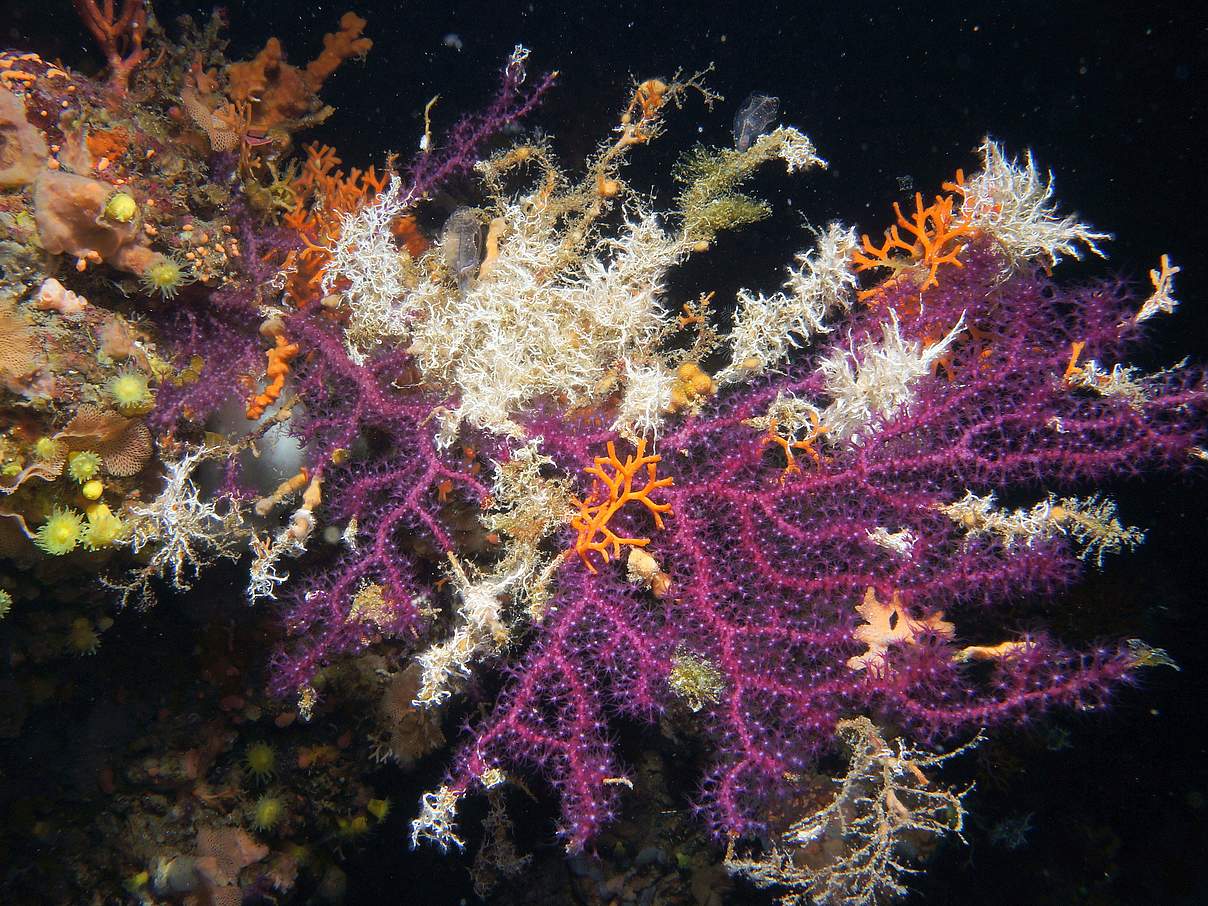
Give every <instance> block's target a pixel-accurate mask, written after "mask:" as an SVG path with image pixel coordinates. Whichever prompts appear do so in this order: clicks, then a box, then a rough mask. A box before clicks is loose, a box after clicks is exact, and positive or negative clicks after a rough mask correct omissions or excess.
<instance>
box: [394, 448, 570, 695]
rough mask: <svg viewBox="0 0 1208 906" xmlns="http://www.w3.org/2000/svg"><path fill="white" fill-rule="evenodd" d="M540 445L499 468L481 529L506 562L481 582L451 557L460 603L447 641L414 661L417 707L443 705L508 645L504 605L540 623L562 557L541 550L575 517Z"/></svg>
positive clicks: (515, 614) (516, 614)
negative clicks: (546, 472) (495, 540)
mask: <svg viewBox="0 0 1208 906" xmlns="http://www.w3.org/2000/svg"><path fill="white" fill-rule="evenodd" d="M540 445H541V438H540V437H538V438H534V439H533V440H532V441H530V442H529V443H528V444H526V445H525V446H523V447H521V448H519V449H518V450H516V451H514V452H513V454H512V456H511V458H510V459H509V461H508V462H506V463H497V464H496V467H495V468H496V475H495V485H494V488H493V501H494V503H493V506H492V509H491V511H490V512H489V513H487V514H486V515H485V516H484V517H483V527H484V528H485V529H486V530H487V531H488V532H492V533H494V534H496V535H497V536H498V537H499V539H500V541H501V542H502V544H503V547H504V550H505V551H506V553H505V555H504V557H503V559H501V560H500V561H499V562H497V563H495V564H494V565H493V566H492V567H491V569H490V570H489V571H488V572H486V573H484V574H481V575H474V576H473V577H471V576H470V575H467V573H466V571H465V570H464V569H463V568H462V566H461V564H460V563H459V562H458V560H457V559H456V558H455V557H454V556H453V555H452V554H450V555H449V564H450V578H451V579H452V581H453V586H454V588H455V590H456V592H457V595H458V598H459V603H458V608H457V621H456V623H455V626H454V630H453V633H452V634H451V635H450V636H449V638H447V639H445V640H444V641H442V642H438V643H437V644H435V645H432V646H431V647H429V648H428V649H427V650H426V651H424V652H422V653H421V654H419V655H418V656H417V658H416V659H417V661H418V662H419V664H420V665H421V667H422V674H421V679H420V686H419V691H418V692H417V694H416V697H415V704H416V705H421V706H434V705H440V704H443V703H444V702H445V701H447V700H448V699H449V697H450V696H451V695H452V694H453V693H454V691H455V690H456V689H457V687H458V686H459V685H460V683H461V682H462V681H463V680H464V679H466V678H467V677H469V676H470V670H471V667H472V665H473V664H474V662H475V661H477V660H479V659H481V658H482V657H483V656H484V655H486V654H489V653H493V652H497V651H499V650H500V649H501V648H502V647H503V646H504V645H505V644H507V642H508V641H509V639H510V638H511V637H512V625H511V624H510V623H509V617H508V614H505V612H504V602H505V599H506V600H507V601H508V602H509V603H510V604H511V608H510V610H511V611H512V615H513V616H512V618H513V619H521V618H522V617H527V618H528V619H530V620H534V621H535V620H539V619H540V618H541V615H542V613H543V611H544V607H545V601H546V598H547V596H548V593H549V584H550V582H551V580H552V577H553V571H554V570H555V569H556V568H557V566H558V564H559V563H561V562H562V557H561V555H551V554H548V553H546V552H545V551H544V550H543V549H542V544H543V542H544V541H545V540H546V539H547V538H548V537H550V535H552V534H553V533H554V532H555V531H556V530H557V529H558V528H560V527H561V526H563V525H565V524H566V523H567V522H568V521H569V520H570V518H571V516H572V515H574V513H575V512H576V510H575V508H574V506H573V505H572V503H571V494H570V488H569V486H568V485H567V483H566V482H565V481H564V480H559V479H551V478H546V477H544V476H543V475H542V470H543V469H552V467H553V461H552V460H550V459H549V458H548V457H546V456H543V455H541V454H540V453H539V452H538V450H539V449H540Z"/></svg>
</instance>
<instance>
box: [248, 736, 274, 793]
mask: <svg viewBox="0 0 1208 906" xmlns="http://www.w3.org/2000/svg"><path fill="white" fill-rule="evenodd" d="M243 764H244V767H246V768H247V772H248V773H249V774H250V775H251V776H252V779H253V780H256V781H258V782H260V783H264V782H266V781H268V780H270V779H272V776H273V772H274V770H275V769H276V766H277V753H276V751H274V749H273V747H272V746H270V745H269V744H268V743H267V742H254V743H252V744H251V745H250V746H248V750H247V752H245V753H244V756H243Z"/></svg>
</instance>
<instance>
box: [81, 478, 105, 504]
mask: <svg viewBox="0 0 1208 906" xmlns="http://www.w3.org/2000/svg"><path fill="white" fill-rule="evenodd" d="M80 493H81V494H83V495H84V499H85V500H100V499H101V495H102V494H104V493H105V485H104V483H103V482H102V481H101V480H100V479H99V478H94V479H92V481H86V482H84V487H82V488H80Z"/></svg>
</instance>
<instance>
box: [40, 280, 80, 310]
mask: <svg viewBox="0 0 1208 906" xmlns="http://www.w3.org/2000/svg"><path fill="white" fill-rule="evenodd" d="M34 308H36V309H38V310H39V311H53V312H58V313H59V314H61V315H77V314H79V313H80V312H82V311H84V310H85V309H86V308H88V300H87V299H85V298H84V297H83V296H81V295H79V294H78V293H73V292H72V291H71V290H69V289H68V288H67V287H66V286H64V285H63V284H62V283H60V282H59V281H58V280H56V279H55V278H54V277H47V278H46V279H45V280H43V281H42V285H41V286H40V287H38V294H37V295H36V296H35V297H34Z"/></svg>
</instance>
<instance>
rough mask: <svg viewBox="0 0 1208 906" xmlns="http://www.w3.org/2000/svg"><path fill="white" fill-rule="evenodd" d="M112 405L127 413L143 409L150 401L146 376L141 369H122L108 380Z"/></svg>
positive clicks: (149, 389)
mask: <svg viewBox="0 0 1208 906" xmlns="http://www.w3.org/2000/svg"><path fill="white" fill-rule="evenodd" d="M109 396H110V397H112V399H113V403H114V405H116V406H117V408H118V409H120V410H121V411H122V412H125V413H127V414H129V413H131V412H137V411H138V410H140V409H144V408H146V407H147V406H149V405H150V404H151V402H152V395H151V388H150V387H149V386H148V384H147V376H146V375H145V374H143V373H142V372H141V371H123V372H122V373H121V374H119V375H117V376H116V377H114V378H113V379H112V380H111V381H110V382H109Z"/></svg>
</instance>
